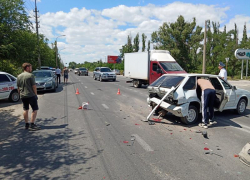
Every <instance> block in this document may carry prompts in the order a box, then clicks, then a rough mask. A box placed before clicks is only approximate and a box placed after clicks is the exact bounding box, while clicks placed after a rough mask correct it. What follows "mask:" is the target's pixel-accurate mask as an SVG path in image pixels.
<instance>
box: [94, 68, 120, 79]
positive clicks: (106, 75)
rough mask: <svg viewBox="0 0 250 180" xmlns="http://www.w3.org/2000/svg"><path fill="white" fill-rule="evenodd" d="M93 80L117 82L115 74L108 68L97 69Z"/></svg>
mask: <svg viewBox="0 0 250 180" xmlns="http://www.w3.org/2000/svg"><path fill="white" fill-rule="evenodd" d="M93 78H94V79H95V80H97V79H98V80H99V81H104V80H113V81H116V74H115V72H113V71H111V69H110V68H108V67H97V68H95V70H94V72H93Z"/></svg>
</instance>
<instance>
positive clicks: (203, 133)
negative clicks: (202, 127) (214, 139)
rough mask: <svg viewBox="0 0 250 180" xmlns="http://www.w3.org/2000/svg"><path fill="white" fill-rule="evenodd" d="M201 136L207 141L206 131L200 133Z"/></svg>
mask: <svg viewBox="0 0 250 180" xmlns="http://www.w3.org/2000/svg"><path fill="white" fill-rule="evenodd" d="M202 135H203V137H204V138H206V139H208V137H207V131H202Z"/></svg>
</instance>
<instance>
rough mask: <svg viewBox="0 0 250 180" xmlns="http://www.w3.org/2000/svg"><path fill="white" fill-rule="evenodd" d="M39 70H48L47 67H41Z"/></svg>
mask: <svg viewBox="0 0 250 180" xmlns="http://www.w3.org/2000/svg"><path fill="white" fill-rule="evenodd" d="M41 70H50V67H49V66H41Z"/></svg>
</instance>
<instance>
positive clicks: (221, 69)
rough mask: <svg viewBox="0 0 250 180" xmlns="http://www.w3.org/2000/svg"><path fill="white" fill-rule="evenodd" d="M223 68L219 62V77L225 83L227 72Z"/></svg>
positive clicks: (223, 65)
mask: <svg viewBox="0 0 250 180" xmlns="http://www.w3.org/2000/svg"><path fill="white" fill-rule="evenodd" d="M224 67H225V64H224V63H223V62H220V63H219V66H218V68H219V70H220V73H219V76H220V77H221V78H222V79H224V80H225V81H227V70H226V69H225V68H224Z"/></svg>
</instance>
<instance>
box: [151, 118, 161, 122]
mask: <svg viewBox="0 0 250 180" xmlns="http://www.w3.org/2000/svg"><path fill="white" fill-rule="evenodd" d="M153 120H154V121H155V122H161V119H159V118H153Z"/></svg>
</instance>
